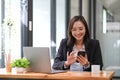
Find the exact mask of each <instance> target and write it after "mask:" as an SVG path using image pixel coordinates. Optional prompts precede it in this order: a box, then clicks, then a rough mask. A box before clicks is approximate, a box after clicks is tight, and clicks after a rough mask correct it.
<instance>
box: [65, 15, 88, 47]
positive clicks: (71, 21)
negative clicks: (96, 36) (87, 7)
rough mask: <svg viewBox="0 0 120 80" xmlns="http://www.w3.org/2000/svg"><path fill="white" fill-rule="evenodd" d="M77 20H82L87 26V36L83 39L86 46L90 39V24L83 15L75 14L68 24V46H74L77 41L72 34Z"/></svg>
mask: <svg viewBox="0 0 120 80" xmlns="http://www.w3.org/2000/svg"><path fill="white" fill-rule="evenodd" d="M76 21H81V22H82V23H83V24H84V26H85V30H86V33H85V36H84V40H83V43H84V44H85V46H87V44H88V42H89V40H90V34H89V30H88V24H87V22H86V20H85V18H84V17H83V16H74V17H73V18H72V19H71V20H70V22H69V25H68V32H67V38H68V40H67V46H68V47H73V46H74V43H75V38H74V37H73V36H72V32H71V30H72V28H73V25H74V23H75V22H76Z"/></svg>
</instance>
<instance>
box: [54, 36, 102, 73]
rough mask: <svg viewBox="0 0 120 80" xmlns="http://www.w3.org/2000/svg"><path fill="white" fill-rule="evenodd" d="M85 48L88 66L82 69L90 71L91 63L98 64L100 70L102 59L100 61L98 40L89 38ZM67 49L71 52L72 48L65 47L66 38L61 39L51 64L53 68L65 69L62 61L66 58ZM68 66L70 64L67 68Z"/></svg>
mask: <svg viewBox="0 0 120 80" xmlns="http://www.w3.org/2000/svg"><path fill="white" fill-rule="evenodd" d="M85 49H86V51H87V56H88V61H89V62H90V67H89V68H87V69H84V71H91V65H92V64H98V65H100V69H101V70H102V66H103V61H102V54H101V49H100V44H99V41H98V40H92V39H91V40H90V41H89V43H88V47H85ZM67 51H69V52H71V51H72V48H69V47H67V39H66V38H65V39H62V40H61V43H60V46H59V49H58V53H57V55H56V57H55V59H54V64H53V68H54V69H60V70H65V69H66V68H64V62H65V61H66V60H67ZM69 68H70V66H69V67H68V68H67V69H69Z"/></svg>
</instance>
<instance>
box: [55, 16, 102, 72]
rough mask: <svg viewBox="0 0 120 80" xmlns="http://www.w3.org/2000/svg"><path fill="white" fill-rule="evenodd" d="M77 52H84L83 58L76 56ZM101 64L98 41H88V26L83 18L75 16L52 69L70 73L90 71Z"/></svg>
mask: <svg viewBox="0 0 120 80" xmlns="http://www.w3.org/2000/svg"><path fill="white" fill-rule="evenodd" d="M78 51H86V54H85V57H83V56H81V55H80V56H77V53H78ZM93 64H96V65H100V69H101V70H102V66H103V62H102V55H101V49H100V45H99V41H98V40H93V39H90V34H89V30H88V25H87V22H86V20H85V19H84V17H83V16H75V17H73V18H72V19H71V21H70V23H69V26H68V34H67V38H65V39H62V41H61V43H60V46H59V49H58V53H57V55H56V57H55V59H54V64H53V68H54V69H61V70H66V69H70V70H72V71H91V65H93Z"/></svg>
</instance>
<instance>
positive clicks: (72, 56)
mask: <svg viewBox="0 0 120 80" xmlns="http://www.w3.org/2000/svg"><path fill="white" fill-rule="evenodd" d="M75 53H76V52H75V51H72V52H71V53H70V54H69V52H67V61H65V64H64V65H65V66H66V67H68V66H69V65H71V64H73V63H75V62H76V59H77V58H76V56H75Z"/></svg>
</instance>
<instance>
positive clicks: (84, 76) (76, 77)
mask: <svg viewBox="0 0 120 80" xmlns="http://www.w3.org/2000/svg"><path fill="white" fill-rule="evenodd" d="M113 75H114V71H101V72H100V73H96V74H93V73H91V72H75V71H74V72H73V71H67V72H65V73H56V74H44V73H34V72H27V73H16V72H13V71H12V72H11V73H7V72H6V71H5V70H4V69H0V78H19V79H23V78H24V79H51V80H53V79H54V80H58V79H59V80H69V79H70V80H110V79H111V78H112V76H113Z"/></svg>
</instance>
